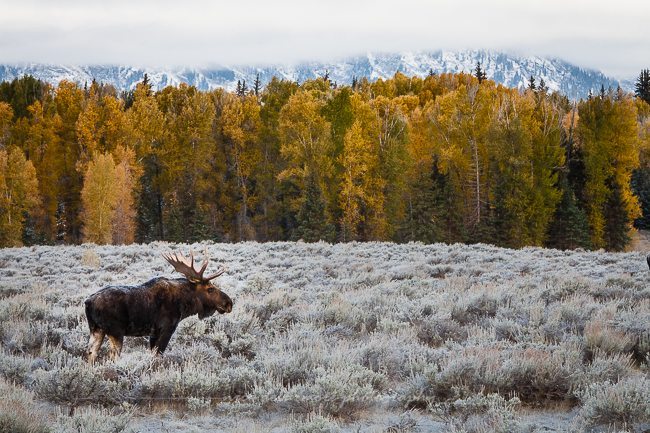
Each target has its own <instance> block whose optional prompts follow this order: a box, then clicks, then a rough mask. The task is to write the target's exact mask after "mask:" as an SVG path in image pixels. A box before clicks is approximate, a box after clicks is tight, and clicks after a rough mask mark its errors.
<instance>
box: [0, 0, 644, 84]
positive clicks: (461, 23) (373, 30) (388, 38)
mask: <svg viewBox="0 0 650 433" xmlns="http://www.w3.org/2000/svg"><path fill="white" fill-rule="evenodd" d="M0 10H2V11H3V13H2V14H1V15H0V59H2V60H1V61H2V62H5V63H6V62H48V63H74V64H87V63H103V64H108V63H121V64H133V65H141V66H144V65H151V66H162V65H188V66H201V65H213V64H222V65H228V64H230V65H232V64H269V63H290V62H296V61H301V60H326V59H333V58H337V57H344V56H348V55H354V54H359V53H363V52H366V51H397V50H437V49H461V48H477V49H478V48H488V49H505V50H514V51H518V52H524V53H530V54H545V55H552V56H558V57H561V58H564V59H566V60H568V61H571V62H574V63H577V64H579V65H581V66H586V67H592V68H596V69H601V70H603V71H605V72H606V73H610V74H614V75H618V76H621V75H623V76H630V75H635V74H636V73H638V71H639V70H640V69H641V68H643V67H648V66H649V65H647V64H646V65H643V64H642V62H643V61H644V59H648V58H650V32H649V31H648V30H647V23H648V21H650V2H640V1H634V0H620V1H618V2H617V3H615V4H612V3H610V2H605V1H586V0H573V1H570V2H567V1H560V0H548V1H544V2H542V1H529V2H526V3H523V2H520V1H510V0H502V1H490V2H488V1H479V0H467V1H464V2H457V1H451V0H444V1H423V0H402V1H399V2H395V1H394V0H393V1H388V0H378V1H367V0H362V1H343V0H330V1H328V2H322V1H311V0H309V1H297V0H277V1H274V2H269V1H260V0H249V1H248V2H245V3H243V4H242V3H238V2H215V1H207V0H185V1H183V2H181V1H168V0H162V1H155V0H142V1H138V2H132V1H126V0H119V1H110V2H108V1H97V0H94V1H78V0H63V1H57V2H51V1H45V0H42V1H39V0H25V1H10V2H7V1H3V0H0Z"/></svg>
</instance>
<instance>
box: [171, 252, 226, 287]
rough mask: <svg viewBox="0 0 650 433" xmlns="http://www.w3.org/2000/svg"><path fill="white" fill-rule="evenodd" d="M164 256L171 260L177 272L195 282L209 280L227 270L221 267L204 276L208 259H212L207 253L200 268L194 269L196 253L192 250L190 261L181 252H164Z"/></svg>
mask: <svg viewBox="0 0 650 433" xmlns="http://www.w3.org/2000/svg"><path fill="white" fill-rule="evenodd" d="M162 256H163V258H164V259H165V260H167V261H168V262H169V264H170V265H172V266H173V267H174V269H176V272H179V273H181V274H183V275H185V276H186V277H187V279H188V280H190V281H191V282H193V283H200V282H207V281H210V280H212V279H214V278H217V277H218V276H219V275H221V274H223V273H224V272H226V270H225V269H224V268H221V269H219V271H218V272H217V273H216V274H213V275H210V276H209V277H204V276H203V272H205V268H207V267H208V261H209V260H210V259H209V258H208V257H207V255H206V256H205V259H203V264H202V265H201V269H200V270H198V271H197V270H196V269H194V253H192V251H190V263H189V264H188V263H187V259H186V258H185V257H183V256H182V255H180V254H176V253H174V254H173V255H172V253H166V254H164V253H163V254H162Z"/></svg>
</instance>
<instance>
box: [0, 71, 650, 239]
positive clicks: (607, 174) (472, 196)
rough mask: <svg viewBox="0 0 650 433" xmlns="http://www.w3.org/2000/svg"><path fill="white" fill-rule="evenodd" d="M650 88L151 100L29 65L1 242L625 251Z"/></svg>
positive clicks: (12, 105)
mask: <svg viewBox="0 0 650 433" xmlns="http://www.w3.org/2000/svg"><path fill="white" fill-rule="evenodd" d="M638 96H639V97H637V98H635V97H633V96H632V95H628V94H625V93H624V92H622V91H620V90H617V91H611V90H610V91H605V90H604V89H602V91H601V92H600V94H598V95H594V96H591V97H590V98H588V99H587V100H583V101H580V102H577V103H572V102H570V101H569V100H568V99H567V98H566V97H564V96H562V95H559V94H556V93H552V94H551V93H549V91H548V89H547V87H546V86H545V85H544V84H543V82H541V83H540V85H537V86H536V85H535V80H534V79H533V78H532V77H531V81H530V86H529V89H528V90H526V91H524V92H521V91H519V90H516V89H510V88H506V87H503V86H501V85H497V84H495V83H494V82H493V81H491V80H489V79H486V77H485V75H484V73H482V71H481V70H480V65H477V72H476V74H475V75H468V74H442V75H433V74H432V75H431V76H429V77H426V78H424V79H421V78H410V77H406V76H404V75H402V74H400V73H398V74H396V75H395V76H394V78H392V79H390V80H386V81H384V80H378V81H376V82H372V83H371V82H369V81H367V80H354V83H353V85H352V86H337V85H336V84H334V83H331V82H330V81H329V80H328V79H327V78H323V79H318V80H312V81H307V82H305V83H303V84H302V85H299V84H297V83H294V82H288V81H282V80H277V79H274V80H273V81H271V82H270V83H269V84H268V85H267V86H266V88H264V89H263V90H262V89H260V86H259V85H256V86H255V88H254V89H252V90H250V91H248V90H247V89H246V87H245V85H241V86H239V88H238V89H237V91H236V92H234V93H231V92H228V91H224V90H222V89H218V90H214V91H211V92H201V91H198V90H197V89H196V88H194V87H190V86H186V85H181V86H179V87H167V88H165V89H163V90H161V91H159V92H153V91H152V89H151V88H150V86H149V84H148V83H147V82H146V80H145V82H143V83H141V84H140V85H138V87H137V88H136V89H135V90H134V91H133V92H122V93H121V94H119V93H118V92H117V91H116V90H115V89H114V88H112V87H111V86H105V85H101V84H99V83H96V82H93V83H92V84H91V85H90V86H84V87H80V86H78V85H76V84H73V83H70V82H65V81H64V82H62V83H60V84H59V85H58V86H57V87H56V88H54V87H51V86H49V85H47V84H45V83H43V82H40V81H38V80H35V79H34V78H32V77H24V78H21V79H18V80H14V81H13V82H11V83H6V82H5V83H2V84H1V85H0V101H4V102H0V192H1V193H2V194H1V195H0V246H13V245H20V244H23V243H24V244H34V243H56V242H66V243H78V242H83V241H89V242H96V243H130V242H134V241H137V242H149V241H153V240H170V241H196V240H201V239H213V240H215V241H240V240H258V241H267V240H296V239H303V240H306V241H315V240H319V239H323V240H327V241H350V240H394V241H398V242H405V241H411V240H419V241H424V242H436V241H444V242H489V243H494V244H498V245H505V246H512V247H521V246H525V245H547V246H551V247H558V248H575V247H584V248H606V249H611V250H620V249H623V248H624V247H625V245H626V244H627V243H628V241H629V239H630V238H629V236H630V230H631V229H632V222H633V221H634V219H635V218H640V217H642V212H641V208H642V207H644V208H645V206H646V200H645V199H644V197H645V196H644V194H645V193H644V191H645V190H644V188H645V189H647V190H648V191H650V176H649V175H648V172H649V170H648V167H650V161H649V160H648V156H647V148H648V145H649V141H650V126H649V125H650V120H649V119H650V106H649V105H648V103H647V102H644V98H643V97H642V94H638ZM633 175H634V182H632V177H633ZM632 184H634V185H635V191H636V192H637V194H636V195H635V194H634V192H633V189H632ZM638 195H641V196H642V197H641V198H642V200H641V205H642V206H641V205H640V203H639V199H638V197H637V196H638ZM647 195H648V196H650V194H647ZM649 206H650V205H649ZM646 215H647V214H646ZM640 221H641V220H640Z"/></svg>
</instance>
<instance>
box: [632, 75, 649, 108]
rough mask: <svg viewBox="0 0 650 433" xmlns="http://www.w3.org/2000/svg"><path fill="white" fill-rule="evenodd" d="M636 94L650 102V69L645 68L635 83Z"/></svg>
mask: <svg viewBox="0 0 650 433" xmlns="http://www.w3.org/2000/svg"><path fill="white" fill-rule="evenodd" d="M634 95H636V97H637V98H640V99H643V100H644V101H645V102H647V103H648V104H650V69H644V70H642V71H641V73H640V74H639V78H637V80H636V83H635V84H634Z"/></svg>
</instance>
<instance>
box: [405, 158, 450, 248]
mask: <svg viewBox="0 0 650 433" xmlns="http://www.w3.org/2000/svg"><path fill="white" fill-rule="evenodd" d="M447 183H448V179H447V176H446V175H445V174H443V173H442V172H440V169H439V168H438V161H437V159H436V160H434V161H433V164H432V168H431V171H430V172H429V173H426V172H425V173H423V175H422V176H420V177H419V178H418V179H416V180H415V183H414V185H413V186H412V188H411V191H412V192H411V195H410V199H409V203H408V209H407V220H406V221H405V226H404V227H403V228H402V230H401V239H402V240H403V241H421V242H425V243H434V242H441V241H445V240H446V236H445V229H446V226H447V224H448V222H449V214H450V211H451V209H450V208H449V207H448V206H447V205H446V196H447V193H448V188H447Z"/></svg>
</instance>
